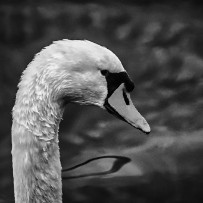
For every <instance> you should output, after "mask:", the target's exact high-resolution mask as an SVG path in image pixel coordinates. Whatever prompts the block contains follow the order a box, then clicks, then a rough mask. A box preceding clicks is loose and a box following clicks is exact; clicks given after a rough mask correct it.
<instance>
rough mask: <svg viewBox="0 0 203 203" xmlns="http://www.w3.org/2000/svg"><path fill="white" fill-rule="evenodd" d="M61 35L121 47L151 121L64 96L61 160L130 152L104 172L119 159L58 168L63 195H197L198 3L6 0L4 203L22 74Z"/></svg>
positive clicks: (0, 177)
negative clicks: (139, 125)
mask: <svg viewBox="0 0 203 203" xmlns="http://www.w3.org/2000/svg"><path fill="white" fill-rule="evenodd" d="M63 38H68V39H88V40H90V41H93V42H95V43H98V44H101V45H104V46H106V47H107V48H109V49H111V50H112V51H113V52H114V53H115V54H116V55H118V57H119V58H120V59H121V61H122V63H123V65H124V67H125V69H126V70H127V71H128V73H129V75H130V76H131V78H132V79H133V81H134V82H135V90H134V92H133V93H132V99H133V101H134V103H135V105H136V107H137V108H138V109H139V111H140V112H141V113H142V114H143V115H144V116H145V118H146V119H147V120H148V122H149V123H150V125H151V128H152V132H151V134H150V136H147V135H144V134H143V133H141V132H139V131H138V130H135V129H134V128H132V127H131V126H129V125H127V124H126V123H123V122H122V121H119V120H117V119H116V118H113V117H112V116H111V115H109V114H108V113H106V112H105V111H103V110H101V109H98V108H96V107H81V106H76V105H69V106H68V107H67V109H66V112H65V114H64V120H63V121H62V123H61V127H60V148H61V160H62V166H63V168H67V167H71V166H73V165H75V164H78V163H81V162H83V161H86V160H87V159H91V158H94V157H98V156H103V155H119V156H125V157H128V158H130V159H131V161H130V162H128V163H123V164H122V163H121V164H120V166H119V167H118V168H117V170H116V171H115V172H114V173H113V172H112V173H110V174H108V175H99V174H100V173H102V172H104V171H106V170H109V169H111V168H113V167H114V166H115V161H116V159H113V158H105V159H99V160H95V161H92V162H91V163H88V164H86V165H84V166H82V167H80V168H78V169H75V170H72V171H69V172H66V173H64V177H66V179H65V178H64V180H63V194H64V196H63V198H64V202H74V203H82V202H85V203H91V202H92V203H100V202H101V203H104V202H107V203H108V202H109V203H110V202H111V203H112V202H115V203H134V202H136V203H151V202H156V203H159V202H161V203H180V202H181V203H198V202H199V203H200V202H203V119H202V118H203V117H202V116H203V7H202V5H201V4H199V3H198V1H181V0H179V1H178V0H176V1H167V0H165V1H158V0H154V1H149V0H148V1H147V0H139V1H138V0H137V1H132V0H129V1H127V0H126V1H124V0H123V1H122V0H121V1H107V0H104V1H102V0H100V1H85V0H83V1H82V0H80V1H69V2H68V1H62V0H59V1H54V0H52V1H48V0H47V1H42V0H37V1H34V0H33V1H32V0H21V1H17V0H16V1H14V0H13V1H12V0H10V1H3V0H2V1H1V3H0V113H1V114H0V115H1V116H0V203H2V202H13V199H14V198H13V185H12V184H13V179H12V164H11V153H10V151H11V130H10V129H11V125H12V118H11V110H12V107H13V105H14V101H15V93H16V91H17V84H18V82H19V78H20V75H21V73H22V71H23V70H24V69H25V68H26V66H27V64H28V63H29V62H30V61H31V60H32V59H33V56H34V54H36V53H37V52H39V51H40V50H41V49H42V48H43V47H44V46H47V45H49V44H50V43H51V42H52V41H55V40H59V39H63ZM117 162H119V160H117ZM117 162H116V163H117ZM92 173H98V174H97V175H93V174H92ZM73 176H74V177H75V178H73ZM81 176H86V177H81ZM71 177H72V178H71Z"/></svg>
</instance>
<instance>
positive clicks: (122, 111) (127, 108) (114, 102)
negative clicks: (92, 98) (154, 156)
mask: <svg viewBox="0 0 203 203" xmlns="http://www.w3.org/2000/svg"><path fill="white" fill-rule="evenodd" d="M104 107H105V108H106V109H107V111H108V112H109V113H111V114H113V115H114V116H116V117H118V118H119V119H121V120H124V121H125V122H127V123H129V124H130V125H132V126H133V127H135V128H137V129H139V130H141V131H143V132H144V133H146V134H149V133H150V131H151V129H150V126H149V124H148V123H147V121H146V120H145V119H144V117H143V116H142V115H141V114H140V113H139V112H138V110H137V109H136V108H135V106H134V105H133V102H132V100H131V98H130V94H129V93H128V92H126V90H125V87H124V84H123V83H122V84H121V85H120V86H119V87H118V88H117V89H116V90H115V91H114V92H113V94H112V95H110V96H109V97H108V98H107V99H106V102H105V104H104Z"/></svg>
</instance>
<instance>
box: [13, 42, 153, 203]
mask: <svg viewBox="0 0 203 203" xmlns="http://www.w3.org/2000/svg"><path fill="white" fill-rule="evenodd" d="M103 70H105V71H107V72H106V73H105V74H102V72H101V71H103ZM128 87H129V88H128ZM128 89H129V90H128ZM132 89H133V83H132V81H131V80H130V78H129V77H128V75H127V73H126V71H125V69H124V68H123V66H122V64H121V62H120V60H119V59H118V57H117V56H116V55H115V54H114V53H113V52H111V51H110V50H108V49H107V48H105V47H102V46H100V45H97V44H95V43H93V42H90V41H87V40H61V41H56V42H54V43H52V44H51V45H49V46H47V47H46V48H44V49H43V50H42V51H41V52H40V53H39V54H37V55H36V56H35V57H34V59H33V61H32V62H31V63H30V64H29V65H28V67H27V68H26V69H25V71H24V72H23V74H22V77H21V81H20V83H19V85H18V92H17V94H16V102H15V105H14V108H13V124H12V160H13V176H14V193H15V201H16V203H22V202H23V203H24V202H25V203H35V202H36V203H37V202H40V203H43V202H46V203H48V202H50V203H61V202H62V183H61V163H60V153H59V146H58V129H59V123H60V120H61V118H62V115H63V111H64V108H65V106H66V104H68V103H69V102H74V103H79V104H85V105H96V106H99V107H101V108H104V109H107V110H108V111H109V112H110V113H112V114H114V115H116V116H117V117H119V118H121V119H122V120H124V121H126V122H128V123H129V124H131V125H133V126H134V127H136V128H139V129H141V130H142V131H144V132H146V133H149V132H150V127H149V125H148V124H147V122H146V120H145V119H144V118H143V117H142V116H141V115H140V114H139V112H138V111H137V110H136V108H135V107H134V105H133V103H132V101H131V99H130V94H129V91H132Z"/></svg>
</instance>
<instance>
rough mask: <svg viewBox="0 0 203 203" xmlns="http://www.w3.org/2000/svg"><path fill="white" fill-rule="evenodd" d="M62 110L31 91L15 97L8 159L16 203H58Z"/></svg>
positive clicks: (59, 200)
mask: <svg viewBox="0 0 203 203" xmlns="http://www.w3.org/2000/svg"><path fill="white" fill-rule="evenodd" d="M62 114H63V108H61V106H60V104H58V103H57V102H54V101H51V99H50V98H49V97H47V95H45V94H44V96H43V94H42V95H41V96H40V95H37V92H35V91H33V92H32V91H28V90H27V91H26V92H24V91H22V88H21V89H19V91H18V93H17V98H16V103H15V106H14V108H13V124H12V159H13V176H14V193H15V202H16V203H22V202H24V203H35V202H50V203H61V202H62V182H61V163H60V153H59V146H58V129H59V123H60V120H61V117H62Z"/></svg>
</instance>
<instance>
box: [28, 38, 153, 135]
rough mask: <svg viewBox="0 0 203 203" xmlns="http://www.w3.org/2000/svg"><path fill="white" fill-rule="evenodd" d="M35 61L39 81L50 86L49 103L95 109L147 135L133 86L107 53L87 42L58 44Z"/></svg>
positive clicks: (147, 127) (105, 49)
mask: <svg viewBox="0 0 203 203" xmlns="http://www.w3.org/2000/svg"><path fill="white" fill-rule="evenodd" d="M34 61H35V64H34V65H32V66H34V67H35V68H37V69H40V71H38V73H39V72H40V73H39V75H40V77H42V78H43V77H44V78H45V80H46V84H49V88H48V89H50V90H51V95H52V100H54V101H57V103H61V104H62V105H64V104H66V103H68V102H73V103H79V104H85V105H96V106H99V107H101V108H103V109H106V110H107V111H108V112H109V113H111V114H113V115H114V116H116V117H118V118H119V119H121V120H124V121H126V122H127V123H129V124H130V125H132V126H133V127H135V128H138V129H140V130H142V131H143V132H145V133H149V132H150V127H149V125H148V123H147V121H146V120H145V119H144V117H143V116H142V115H141V114H140V113H139V112H138V111H137V109H136V108H135V107H134V105H133V102H132V100H131V98H130V92H132V91H133V88H134V84H133V82H132V81H131V79H130V78H129V76H128V74H127V72H126V71H125V69H124V68H123V66H122V64H121V62H120V60H119V59H118V57H117V56H116V55H115V54H114V53H113V52H111V51H110V50H109V49H107V48H105V47H102V46H100V45H98V44H95V43H93V42H90V41H86V40H84V41H83V40H61V41H56V42H54V43H53V44H51V45H50V46H48V47H46V48H45V49H43V50H42V51H41V52H40V53H39V54H38V55H37V56H36V57H35V59H34ZM32 68H33V67H32ZM25 74H26V73H24V75H25Z"/></svg>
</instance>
